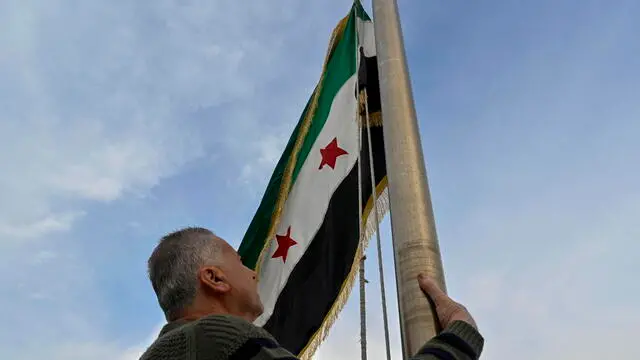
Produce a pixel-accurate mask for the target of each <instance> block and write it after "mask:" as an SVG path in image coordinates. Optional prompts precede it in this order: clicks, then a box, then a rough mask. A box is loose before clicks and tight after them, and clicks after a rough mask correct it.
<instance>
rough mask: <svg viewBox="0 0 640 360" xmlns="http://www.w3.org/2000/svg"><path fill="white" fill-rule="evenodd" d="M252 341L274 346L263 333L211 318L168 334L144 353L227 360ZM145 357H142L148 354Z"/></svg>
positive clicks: (249, 326) (222, 317)
mask: <svg viewBox="0 0 640 360" xmlns="http://www.w3.org/2000/svg"><path fill="white" fill-rule="evenodd" d="M253 339H264V340H266V341H267V342H274V343H275V340H274V339H273V337H272V336H271V335H270V334H269V333H268V332H267V331H266V330H264V329H262V328H260V327H258V326H255V325H253V324H252V323H250V322H248V321H246V320H244V319H242V318H239V317H236V316H231V315H210V316H206V317H203V318H200V319H198V320H196V321H192V322H189V323H186V324H182V325H180V326H176V327H175V328H173V329H171V330H169V331H167V332H166V333H164V334H162V335H161V336H160V337H159V338H158V339H157V340H156V341H155V342H154V343H153V344H152V345H151V347H149V349H148V350H147V353H150V354H151V353H155V354H162V355H164V354H166V353H168V352H170V353H172V354H173V355H172V356H174V357H175V358H176V359H178V358H181V357H178V356H182V355H178V354H183V353H184V354H185V355H184V356H185V357H184V358H185V359H186V358H187V357H186V356H187V355H186V354H189V353H192V354H207V356H209V357H208V358H215V359H226V358H228V357H229V356H230V355H232V354H233V353H235V352H236V351H238V349H240V348H241V347H242V346H243V345H244V344H246V343H247V342H250V341H251V340H253ZM147 353H145V355H146V354H147ZM146 359H149V360H155V359H164V357H154V356H151V357H144V356H143V357H142V358H141V360H146Z"/></svg>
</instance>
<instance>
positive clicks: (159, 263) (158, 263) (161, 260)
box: [148, 227, 221, 321]
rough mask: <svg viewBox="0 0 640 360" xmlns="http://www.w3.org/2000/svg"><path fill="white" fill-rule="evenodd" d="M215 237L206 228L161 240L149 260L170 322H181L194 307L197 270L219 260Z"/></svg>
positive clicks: (159, 297)
mask: <svg viewBox="0 0 640 360" xmlns="http://www.w3.org/2000/svg"><path fill="white" fill-rule="evenodd" d="M213 236H215V235H214V234H213V232H211V231H210V230H208V229H205V228H198V227H188V228H184V229H182V230H178V231H175V232H172V233H170V234H168V235H166V236H164V237H163V238H162V239H160V242H159V243H158V245H157V246H156V248H155V249H154V250H153V253H152V254H151V257H149V261H148V266H149V279H150V280H151V285H152V286H153V290H154V291H155V292H156V296H157V297H158V302H159V303H160V307H161V308H162V311H163V312H164V314H165V317H166V318H167V321H170V320H174V319H176V318H178V317H179V316H180V314H181V313H182V312H183V311H184V309H185V308H186V307H188V306H189V305H191V304H192V303H193V300H194V299H195V297H196V291H197V288H198V269H199V268H200V267H201V266H203V265H215V264H216V263H217V261H218V260H219V259H220V252H221V248H220V246H219V244H218V243H217V242H215V241H213V239H212V237H213Z"/></svg>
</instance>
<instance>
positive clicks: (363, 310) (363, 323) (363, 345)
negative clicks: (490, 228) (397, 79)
mask: <svg viewBox="0 0 640 360" xmlns="http://www.w3.org/2000/svg"><path fill="white" fill-rule="evenodd" d="M356 1H357V0H354V2H353V6H352V8H353V19H354V23H355V24H354V25H355V26H354V32H355V34H354V35H355V54H356V88H355V90H356V91H355V92H354V95H355V94H357V91H358V88H359V86H360V82H359V80H360V79H359V76H358V74H359V66H360V52H359V51H358V49H359V45H360V42H359V37H358V35H359V34H358V22H357V16H358V14H357V13H356V6H355V5H356ZM355 100H356V101H355V107H354V112H355V115H356V124H358V226H359V230H360V231H359V232H358V233H359V235H360V239H359V241H360V246H359V248H360V253H359V254H358V256H360V269H359V276H360V279H359V280H360V281H359V282H360V356H361V359H362V360H367V301H366V291H365V284H366V282H367V280H366V279H365V277H364V276H365V273H364V261H365V258H366V257H365V254H364V239H365V237H364V234H363V230H364V229H363V224H362V161H361V160H362V159H361V157H360V155H361V154H362V126H361V125H360V124H362V122H361V121H360V111H359V109H358V97H357V96H356V98H355Z"/></svg>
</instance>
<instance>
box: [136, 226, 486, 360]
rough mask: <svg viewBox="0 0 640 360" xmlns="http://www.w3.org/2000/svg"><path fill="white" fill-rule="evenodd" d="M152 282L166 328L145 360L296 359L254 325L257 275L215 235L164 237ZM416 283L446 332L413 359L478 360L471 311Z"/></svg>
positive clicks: (193, 232) (191, 231)
mask: <svg viewBox="0 0 640 360" xmlns="http://www.w3.org/2000/svg"><path fill="white" fill-rule="evenodd" d="M149 278H150V279H151V284H152V285H153V289H154V291H155V292H156V295H157V297H158V302H159V303H160V307H161V308H162V310H163V312H164V314H165V317H166V319H167V325H165V326H164V328H163V329H162V330H161V331H160V335H159V336H158V339H157V340H156V341H155V342H154V343H153V344H152V345H151V346H150V347H149V348H148V349H147V351H146V352H145V353H144V354H143V355H142V357H141V358H140V359H141V360H169V359H171V360H205V359H206V360H240V359H247V360H250V359H255V360H258V359H265V360H268V359H296V357H295V356H293V355H292V354H291V353H290V352H288V351H287V350H285V349H284V348H282V347H280V345H278V343H277V342H276V340H275V339H274V338H273V337H272V336H271V335H270V334H269V333H268V332H267V331H265V330H264V329H262V328H259V327H257V326H254V325H253V324H252V322H253V321H254V320H255V319H256V318H257V317H258V316H260V314H261V313H262V311H263V307H262V303H261V302H260V297H259V295H258V290H257V276H256V273H255V272H254V271H252V270H251V269H249V268H247V267H245V266H244V264H243V263H242V261H241V259H240V257H239V256H238V254H237V253H236V251H235V250H234V249H233V248H232V247H231V246H230V245H229V244H228V243H227V242H226V241H224V240H222V239H221V238H219V237H217V236H215V235H214V234H213V233H212V232H211V231H209V230H207V229H203V228H186V229H183V230H180V231H176V232H174V233H171V234H169V235H167V236H165V237H163V238H162V240H160V243H159V244H158V246H157V247H156V248H155V250H154V251H153V253H152V254H151V257H150V258H149ZM418 282H419V284H420V287H421V288H422V290H423V291H424V292H425V294H427V295H428V296H429V297H430V298H431V299H432V300H433V302H434V304H435V307H436V312H437V315H438V319H439V321H440V323H441V325H442V328H443V329H444V330H443V331H442V332H441V333H440V334H439V335H438V336H436V337H434V338H433V339H431V340H430V341H428V342H427V343H426V344H425V346H424V347H423V348H422V349H421V350H420V351H419V352H418V354H416V355H415V356H414V357H413V358H412V359H415V360H474V359H478V358H479V356H480V352H481V351H482V347H483V343H484V340H483V338H482V336H481V335H480V334H479V333H478V331H477V326H476V324H475V322H474V320H473V318H472V317H471V315H470V314H469V312H467V310H466V309H465V308H464V307H463V306H462V305H460V304H458V303H456V302H454V301H453V300H451V299H450V298H449V297H447V295H446V294H444V293H443V292H442V291H441V290H440V289H439V288H438V286H437V285H436V284H435V283H434V282H433V281H432V280H430V279H427V278H426V277H422V276H421V277H420V278H419V279H418ZM425 301H427V300H426V298H425Z"/></svg>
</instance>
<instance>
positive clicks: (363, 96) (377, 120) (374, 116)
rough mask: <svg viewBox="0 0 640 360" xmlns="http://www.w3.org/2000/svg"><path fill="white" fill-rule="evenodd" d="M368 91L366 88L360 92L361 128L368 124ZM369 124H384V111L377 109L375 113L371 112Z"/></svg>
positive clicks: (359, 122)
mask: <svg viewBox="0 0 640 360" xmlns="http://www.w3.org/2000/svg"><path fill="white" fill-rule="evenodd" d="M367 97H368V96H367V92H366V91H365V89H362V90H361V91H360V94H358V111H359V112H360V116H358V124H359V125H360V127H361V128H365V129H366V125H367V122H366V121H367V118H366V116H367V108H366V106H367V105H366V104H367ZM369 126H370V127H380V126H382V112H381V111H376V112H374V113H370V114H369Z"/></svg>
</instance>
